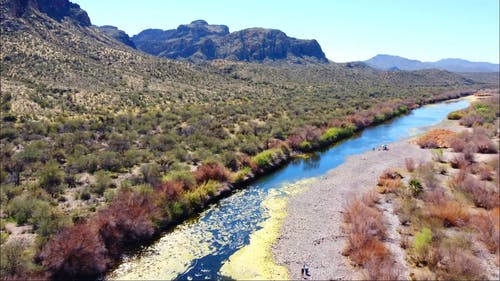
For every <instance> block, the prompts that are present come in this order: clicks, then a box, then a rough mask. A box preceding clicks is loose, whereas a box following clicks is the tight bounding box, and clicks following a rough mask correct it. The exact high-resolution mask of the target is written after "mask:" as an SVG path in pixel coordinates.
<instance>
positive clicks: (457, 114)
mask: <svg viewBox="0 0 500 281" xmlns="http://www.w3.org/2000/svg"><path fill="white" fill-rule="evenodd" d="M464 115H465V112H464V111H463V110H457V111H453V112H450V113H448V116H447V118H448V119H450V120H460V119H461V118H462V117H463V116H464Z"/></svg>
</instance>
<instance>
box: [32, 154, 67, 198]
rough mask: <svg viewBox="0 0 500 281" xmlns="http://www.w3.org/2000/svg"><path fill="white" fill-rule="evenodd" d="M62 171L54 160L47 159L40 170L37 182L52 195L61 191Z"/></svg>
mask: <svg viewBox="0 0 500 281" xmlns="http://www.w3.org/2000/svg"><path fill="white" fill-rule="evenodd" d="M63 180H64V172H63V171H61V169H60V168H59V165H58V164H57V162H56V161H54V160H51V161H49V162H48V163H47V164H46V165H45V167H43V169H42V170H41V171H40V175H39V180H38V183H39V184H40V186H41V187H42V188H43V189H45V191H47V192H48V193H49V194H51V195H52V196H54V195H55V194H57V193H59V192H60V191H61V188H62V186H61V184H62V183H63Z"/></svg>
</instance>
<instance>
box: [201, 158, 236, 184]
mask: <svg viewBox="0 0 500 281" xmlns="http://www.w3.org/2000/svg"><path fill="white" fill-rule="evenodd" d="M230 176H231V173H230V172H229V170H228V169H227V168H226V167H224V166H222V165H220V164H218V163H205V164H202V165H200V166H199V167H198V168H197V169H196V171H195V172H194V177H195V178H196V182H197V183H198V184H200V183H204V182H207V181H209V180H216V181H219V182H225V181H227V180H228V179H229V178H230Z"/></svg>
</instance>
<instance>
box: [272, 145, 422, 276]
mask: <svg viewBox="0 0 500 281" xmlns="http://www.w3.org/2000/svg"><path fill="white" fill-rule="evenodd" d="M389 148H390V150H389V151H368V152H366V153H364V154H361V155H355V156H351V157H350V158H348V159H347V161H346V162H345V163H344V164H342V165H340V166H339V167H337V168H336V169H334V170H332V171H330V172H329V173H328V174H327V175H326V176H324V177H322V178H319V179H318V180H316V181H315V182H313V183H311V184H310V188H309V189H308V190H307V191H305V192H303V193H301V194H299V195H297V196H295V197H293V198H291V199H290V201H289V203H288V205H287V212H288V216H287V217H286V218H285V221H284V224H283V226H282V229H281V236H280V238H279V239H278V240H277V242H276V243H275V245H274V246H273V253H274V255H275V258H276V261H277V262H278V263H279V264H282V265H284V266H286V267H287V268H288V270H289V272H290V278H291V279H301V275H300V270H301V268H302V266H303V263H307V264H308V266H309V268H310V272H311V277H310V279H314V280H319V279H321V280H352V279H359V278H360V276H359V272H358V271H357V269H355V268H353V267H352V266H351V265H349V262H348V259H347V258H346V257H344V256H342V255H341V252H342V250H343V249H344V247H345V245H346V242H345V238H344V236H343V233H342V224H343V218H342V213H341V211H342V206H343V204H344V203H345V202H346V200H347V199H348V198H349V197H350V196H353V195H357V194H359V195H361V194H363V193H364V192H366V191H369V190H373V189H374V187H375V186H376V184H377V180H378V177H379V175H380V174H382V172H383V171H384V170H385V169H387V168H391V167H392V168H393V167H404V165H405V158H413V159H414V160H415V162H416V163H419V162H421V161H429V160H430V159H431V153H430V152H429V151H428V150H422V149H420V148H419V147H418V146H417V145H415V144H411V143H410V142H409V141H400V142H396V143H392V144H390V145H389ZM385 204H386V205H384V204H383V205H382V207H383V208H385V209H386V211H385V212H387V213H388V214H392V208H391V207H390V206H387V203H385ZM384 206H385V207H384ZM386 220H387V221H388V222H389V224H390V225H389V229H390V238H391V239H392V240H393V241H394V242H393V244H394V245H392V246H390V248H391V249H393V248H394V255H395V257H396V258H398V260H400V259H399V258H400V256H401V255H404V253H401V252H398V251H399V250H398V249H397V247H396V246H398V245H399V243H398V242H395V241H396V240H397V233H396V228H397V226H395V225H394V224H396V223H399V221H398V220H397V217H391V216H388V217H387V218H386ZM389 242H390V239H389ZM403 257H404V256H403ZM400 261H401V260H400ZM402 262H404V259H403V260H402ZM400 266H401V268H402V269H403V270H402V271H401V272H402V274H401V278H402V279H407V278H408V277H407V276H408V275H407V273H406V270H404V268H405V267H406V266H405V265H404V264H401V265H400Z"/></svg>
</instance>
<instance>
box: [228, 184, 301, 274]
mask: <svg viewBox="0 0 500 281" xmlns="http://www.w3.org/2000/svg"><path fill="white" fill-rule="evenodd" d="M309 181H310V180H303V181H301V182H298V183H296V184H292V185H288V186H285V187H283V188H282V189H280V190H271V191H270V192H269V195H268V196H267V198H266V199H265V200H264V201H263V202H262V207H264V208H265V209H266V211H267V213H268V215H269V218H268V219H267V220H265V221H264V222H262V223H261V224H260V226H261V227H262V228H261V229H260V230H258V231H256V232H254V233H252V234H251V235H250V244H249V245H247V246H245V247H243V248H241V249H239V250H238V251H237V252H236V253H234V254H233V255H232V256H231V257H230V258H229V260H228V261H226V262H225V263H224V265H223V266H222V268H221V274H222V275H224V276H228V277H231V278H234V279H237V280H269V279H272V280H287V279H289V274H288V270H287V268H286V267H284V266H281V265H278V264H276V261H275V260H274V257H273V254H272V252H271V246H272V244H273V243H274V242H275V241H276V239H277V238H278V237H279V235H280V230H281V225H282V224H283V221H284V219H285V217H286V215H287V214H286V204H287V201H288V198H289V196H290V195H294V194H298V193H300V192H303V191H304V190H305V186H304V184H305V183H306V182H309Z"/></svg>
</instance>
